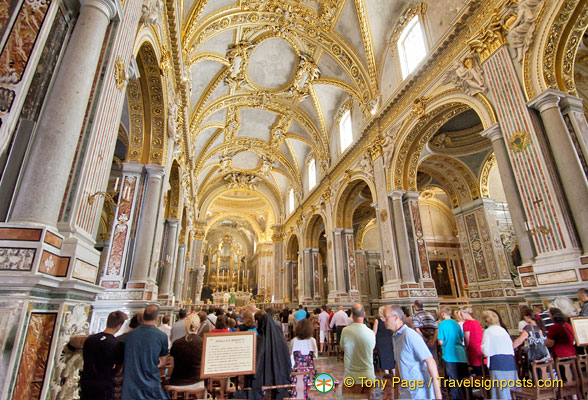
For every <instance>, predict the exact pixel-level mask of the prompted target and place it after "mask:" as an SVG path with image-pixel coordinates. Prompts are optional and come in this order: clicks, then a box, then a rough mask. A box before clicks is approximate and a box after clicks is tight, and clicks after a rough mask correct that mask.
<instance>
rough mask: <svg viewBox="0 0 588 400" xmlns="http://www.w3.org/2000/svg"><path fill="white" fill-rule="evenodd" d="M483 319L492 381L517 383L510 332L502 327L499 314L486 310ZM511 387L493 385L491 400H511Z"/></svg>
mask: <svg viewBox="0 0 588 400" xmlns="http://www.w3.org/2000/svg"><path fill="white" fill-rule="evenodd" d="M482 319H483V320H484V323H485V324H486V326H488V327H487V328H486V330H485V331H484V338H483V339H482V352H483V353H484V355H485V356H486V357H488V360H489V361H488V368H489V370H490V379H491V380H495V379H497V380H506V381H515V380H517V379H518V375H517V364H516V362H515V358H514V350H513V347H512V340H511V338H510V335H509V334H508V332H507V331H506V330H505V329H504V328H502V327H501V326H500V319H499V318H498V314H496V313H495V312H494V311H489V310H486V311H484V312H483V313H482ZM510 387H511V386H510V385H506V386H505V387H504V388H502V389H500V387H498V386H495V385H493V386H492V389H491V396H490V397H491V398H493V399H501V400H507V399H510V398H511V396H510Z"/></svg>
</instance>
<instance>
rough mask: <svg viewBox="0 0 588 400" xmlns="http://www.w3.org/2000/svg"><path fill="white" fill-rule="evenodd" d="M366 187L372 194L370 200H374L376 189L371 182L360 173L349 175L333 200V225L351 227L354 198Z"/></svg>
mask: <svg viewBox="0 0 588 400" xmlns="http://www.w3.org/2000/svg"><path fill="white" fill-rule="evenodd" d="M365 186H367V187H368V189H369V191H370V194H371V196H372V201H374V200H375V198H376V196H375V193H376V190H375V187H374V185H373V183H372V182H371V181H370V180H368V179H365V178H364V177H361V176H360V174H355V175H352V177H350V181H349V183H348V184H347V185H344V186H343V187H342V188H341V190H340V191H339V194H338V195H337V201H336V202H335V226H336V227H338V228H348V229H351V228H353V211H354V209H355V199H356V198H357V196H358V195H359V193H360V192H361V191H362V190H363V189H364V188H365Z"/></svg>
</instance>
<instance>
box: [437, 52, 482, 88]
mask: <svg viewBox="0 0 588 400" xmlns="http://www.w3.org/2000/svg"><path fill="white" fill-rule="evenodd" d="M449 82H451V83H453V84H454V85H455V86H456V87H458V88H459V89H461V90H463V91H464V92H465V93H466V94H467V95H469V96H474V95H476V94H477V93H485V92H486V83H485V82H484V76H483V72H482V69H481V68H480V66H479V65H478V64H477V63H476V61H475V60H474V58H473V57H470V56H469V55H468V56H466V57H464V58H463V59H462V60H458V61H456V62H455V64H453V68H452V69H451V70H450V71H449V72H448V73H447V75H446V78H445V83H449Z"/></svg>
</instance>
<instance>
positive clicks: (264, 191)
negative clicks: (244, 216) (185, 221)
mask: <svg viewBox="0 0 588 400" xmlns="http://www.w3.org/2000/svg"><path fill="white" fill-rule="evenodd" d="M239 190H241V191H246V192H251V193H254V194H255V195H257V196H259V197H261V198H262V199H263V200H265V202H266V203H267V204H268V206H269V209H270V215H271V218H272V221H276V220H277V218H278V216H279V215H280V214H281V213H280V210H282V209H283V205H282V204H281V202H279V201H277V200H276V198H275V194H274V193H273V192H272V191H271V190H270V189H268V188H267V187H266V186H265V185H260V186H259V187H258V188H257V190H255V191H252V190H249V189H245V188H240V189H239ZM226 191H228V189H227V186H226V185H225V184H224V181H219V182H218V185H215V186H214V187H213V188H211V189H209V190H207V191H206V192H205V193H202V194H201V195H200V196H199V203H198V206H197V211H198V216H197V218H200V219H204V218H205V217H206V212H207V211H208V209H209V208H210V206H211V204H212V203H213V202H214V200H215V199H216V198H217V197H218V196H220V195H221V194H223V192H226Z"/></svg>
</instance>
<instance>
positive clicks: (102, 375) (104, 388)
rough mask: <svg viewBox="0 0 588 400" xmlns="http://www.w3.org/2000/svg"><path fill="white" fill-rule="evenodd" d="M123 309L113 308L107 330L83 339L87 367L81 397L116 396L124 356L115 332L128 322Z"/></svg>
mask: <svg viewBox="0 0 588 400" xmlns="http://www.w3.org/2000/svg"><path fill="white" fill-rule="evenodd" d="M126 319H127V315H126V314H125V313H123V312H122V311H113V312H111V313H110V314H109V315H108V319H107V320H106V329H105V330H104V332H100V333H96V334H95V335H90V336H88V338H87V339H86V341H85V342H84V348H83V357H84V369H83V370H82V373H81V377H80V388H81V393H80V400H112V399H114V375H115V370H116V367H117V366H120V365H122V363H123V358H124V347H123V344H122V343H121V342H120V341H118V340H116V338H115V337H114V334H115V333H116V332H118V331H119V329H120V328H121V326H122V325H123V323H124V322H125V321H126Z"/></svg>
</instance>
